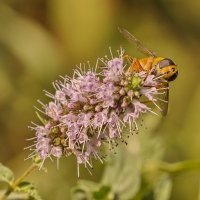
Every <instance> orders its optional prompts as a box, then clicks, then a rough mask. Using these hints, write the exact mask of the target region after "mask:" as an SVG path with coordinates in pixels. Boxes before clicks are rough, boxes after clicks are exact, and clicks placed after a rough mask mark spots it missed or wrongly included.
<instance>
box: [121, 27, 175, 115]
mask: <svg viewBox="0 0 200 200" xmlns="http://www.w3.org/2000/svg"><path fill="white" fill-rule="evenodd" d="M119 31H120V33H122V34H123V35H124V37H125V38H126V39H128V41H129V42H131V43H133V44H135V45H136V47H137V49H138V50H139V51H140V52H141V53H143V54H144V55H146V56H147V57H145V58H141V59H138V58H132V57H131V56H129V55H125V56H124V58H126V59H127V60H128V61H129V63H130V67H129V69H128V71H129V72H140V71H147V72H149V73H150V72H151V71H152V70H154V73H155V75H156V76H157V77H160V79H162V80H163V81H162V86H164V87H166V88H169V82H170V81H173V80H175V79H176V77H177V76H178V69H177V66H176V64H175V63H174V62H173V61H172V60H171V59H170V58H164V57H158V56H157V55H156V53H155V52H154V51H152V50H150V49H148V48H146V47H145V46H144V45H143V44H142V43H141V42H140V41H139V40H138V39H137V38H136V37H135V36H133V35H132V34H131V33H129V32H128V31H127V30H126V29H121V28H119ZM162 100H163V101H160V103H159V106H160V108H161V113H162V115H163V116H165V115H166V114H167V112H168V102H169V89H167V90H166V92H164V94H163V95H162Z"/></svg>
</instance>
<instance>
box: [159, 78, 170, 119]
mask: <svg viewBox="0 0 200 200" xmlns="http://www.w3.org/2000/svg"><path fill="white" fill-rule="evenodd" d="M162 88H163V90H162ZM160 89H161V90H160V93H161V94H159V95H158V106H159V107H160V108H161V114H162V115H163V116H166V115H167V112H168V103H169V83H168V82H165V83H163V84H162V86H161V87H160Z"/></svg>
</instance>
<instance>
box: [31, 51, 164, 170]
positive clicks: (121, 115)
mask: <svg viewBox="0 0 200 200" xmlns="http://www.w3.org/2000/svg"><path fill="white" fill-rule="evenodd" d="M123 54H124V52H123V50H121V51H119V52H118V56H117V57H115V58H113V57H112V58H111V59H108V58H107V57H105V58H104V59H98V61H97V64H96V66H95V67H94V68H92V67H90V68H89V69H88V70H86V69H83V68H81V66H80V67H79V68H78V67H77V69H75V70H74V75H73V77H72V78H70V77H68V76H66V77H62V80H59V81H55V82H54V83H53V85H54V88H55V93H54V94H51V93H49V92H46V95H47V96H49V97H50V98H51V101H50V102H49V103H48V104H43V103H41V104H42V107H43V111H41V112H43V113H44V115H45V117H44V118H45V119H46V123H45V125H36V124H35V126H34V127H32V129H33V130H34V131H35V133H36V138H35V143H34V149H32V150H33V153H32V155H33V154H35V153H36V154H38V155H39V156H40V158H41V160H43V161H44V160H45V159H46V158H52V157H56V158H58V159H59V158H61V157H63V156H69V155H72V154H73V155H75V156H76V158H77V164H78V169H79V165H80V164H84V165H85V167H86V168H92V163H91V158H92V157H94V158H96V159H99V160H100V161H101V162H102V160H103V156H102V155H101V147H102V146H103V145H104V144H106V143H108V145H110V146H111V147H112V145H116V144H117V143H118V142H119V141H124V137H125V135H124V134H126V136H127V131H126V133H125V132H124V131H123V130H124V129H125V128H127V127H128V128H129V134H132V133H134V132H137V131H138V126H137V120H138V118H139V117H140V116H141V115H142V114H144V113H148V112H151V113H154V112H153V111H152V109H151V108H150V107H149V106H147V104H146V103H145V102H147V101H148V102H149V101H150V102H152V103H154V104H155V105H157V104H156V102H157V101H158V99H157V98H156V96H157V95H158V94H160V92H159V90H160V89H162V88H160V87H159V86H160V80H159V78H158V77H156V75H155V74H154V73H153V70H151V72H150V73H149V72H147V71H141V72H130V71H129V70H128V67H129V66H130V64H129V66H128V64H127V63H124V59H123ZM111 56H112V54H111ZM158 88H160V89H158ZM154 114H156V113H154ZM78 171H79V170H78Z"/></svg>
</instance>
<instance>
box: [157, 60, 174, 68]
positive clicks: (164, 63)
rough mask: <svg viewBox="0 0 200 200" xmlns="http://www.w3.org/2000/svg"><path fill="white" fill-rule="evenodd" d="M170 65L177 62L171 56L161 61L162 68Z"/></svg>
mask: <svg viewBox="0 0 200 200" xmlns="http://www.w3.org/2000/svg"><path fill="white" fill-rule="evenodd" d="M170 65H176V64H175V63H174V62H173V61H172V60H171V59H169V58H165V59H163V60H161V61H160V62H159V66H160V69H162V68H164V67H167V66H170Z"/></svg>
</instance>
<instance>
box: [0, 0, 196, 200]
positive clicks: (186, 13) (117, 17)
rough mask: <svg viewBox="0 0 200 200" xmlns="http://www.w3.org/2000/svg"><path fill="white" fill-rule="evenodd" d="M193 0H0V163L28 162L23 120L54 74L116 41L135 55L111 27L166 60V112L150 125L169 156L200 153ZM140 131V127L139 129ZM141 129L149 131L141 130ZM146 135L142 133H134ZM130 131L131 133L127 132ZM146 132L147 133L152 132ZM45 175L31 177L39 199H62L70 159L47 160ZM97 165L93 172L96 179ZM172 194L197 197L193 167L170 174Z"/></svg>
mask: <svg viewBox="0 0 200 200" xmlns="http://www.w3.org/2000/svg"><path fill="white" fill-rule="evenodd" d="M199 10H200V1H199V0H192V1H186V0H168V1H165V0H84V1H83V0H1V2H0V162H2V163H3V164H5V165H7V166H9V167H11V168H12V169H13V171H15V173H16V175H19V174H20V173H21V172H22V171H24V169H25V168H26V166H28V165H29V164H30V161H24V158H25V157H26V156H27V155H28V152H27V151H25V150H23V148H24V147H25V146H27V145H28V143H27V141H26V140H25V139H26V138H29V137H32V136H33V134H34V133H33V132H31V131H30V130H29V129H28V128H27V126H28V125H30V122H31V121H35V122H38V120H37V118H36V115H35V113H34V108H33V105H36V106H38V104H37V103H36V100H37V99H40V100H42V101H43V102H46V101H47V98H46V97H45V96H44V93H43V91H42V90H44V89H45V90H48V91H52V92H53V87H52V84H51V83H52V82H53V81H54V80H55V79H58V77H59V75H65V74H69V75H71V74H72V69H73V68H74V67H75V65H76V64H79V63H81V62H87V61H88V60H89V61H90V62H91V63H95V60H96V58H98V57H102V56H104V55H105V54H109V46H111V47H112V49H113V52H114V51H116V50H117V49H118V48H119V47H120V45H122V46H123V47H124V48H125V50H126V51H127V52H128V53H129V54H131V55H133V56H142V55H141V54H139V53H138V52H137V51H136V49H135V48H134V46H132V45H131V44H129V43H128V42H127V41H126V40H125V39H124V38H123V37H122V35H120V33H119V32H118V30H117V27H118V26H121V27H124V28H126V29H128V30H129V31H130V32H132V33H134V35H136V36H137V37H138V38H139V39H140V40H142V41H143V42H144V43H145V45H146V46H147V47H150V48H151V49H153V50H154V51H156V52H157V53H158V54H159V55H161V56H166V57H169V58H171V59H173V60H174V61H175V62H176V63H177V65H178V67H179V77H178V78H177V80H176V81H175V82H173V83H171V84H170V104H169V114H168V116H167V117H166V118H164V119H160V118H156V117H155V116H151V118H152V119H153V120H154V121H155V120H157V121H158V122H159V123H156V125H155V126H154V129H153V132H154V134H158V135H161V136H162V138H163V139H164V141H165V146H166V155H165V160H167V161H169V162H175V161H181V160H185V159H199V157H200V154H199V153H200V126H199V123H200V82H199V80H200V79H199V75H200V63H199V57H200V45H199V44H200V12H199ZM144 132H145V131H144ZM146 132H148V129H147V131H146ZM141 134H145V133H143V132H142V133H141ZM134 137H137V136H134ZM152 137H154V135H153V134H152ZM46 166H47V168H48V173H44V172H43V171H39V172H35V173H34V174H33V175H31V176H30V178H29V179H30V180H31V181H33V182H34V183H35V184H36V185H37V187H38V188H39V191H40V194H41V196H42V197H43V198H44V199H48V200H57V199H58V200H60V199H61V200H62V199H69V194H70V188H71V187H72V186H74V185H76V182H77V174H76V162H75V159H74V158H68V159H65V160H62V161H61V164H60V170H57V169H56V165H55V163H51V162H49V163H48V162H47V164H46ZM102 169H103V166H100V165H99V164H97V165H96V167H95V169H94V171H93V176H90V175H88V173H87V171H84V170H82V171H81V174H82V178H86V179H90V180H95V181H98V180H99V179H100V176H101V173H102ZM173 181H174V186H173V190H172V197H171V199H172V200H176V199H182V200H191V199H197V196H198V190H199V183H200V173H199V172H198V171H193V172H188V173H184V174H182V175H179V176H177V177H175V178H174V180H173Z"/></svg>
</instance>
